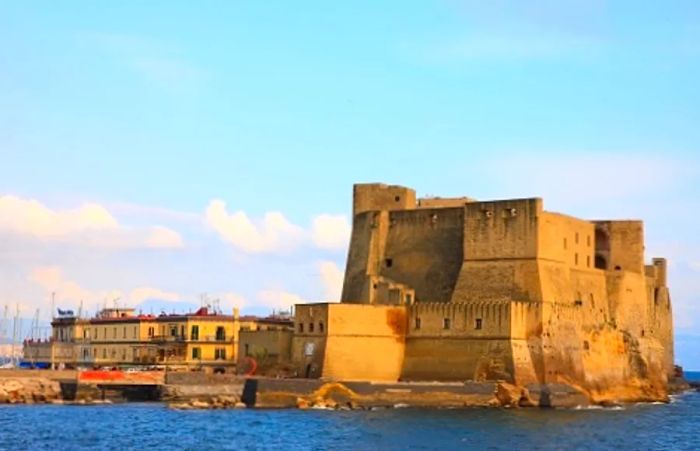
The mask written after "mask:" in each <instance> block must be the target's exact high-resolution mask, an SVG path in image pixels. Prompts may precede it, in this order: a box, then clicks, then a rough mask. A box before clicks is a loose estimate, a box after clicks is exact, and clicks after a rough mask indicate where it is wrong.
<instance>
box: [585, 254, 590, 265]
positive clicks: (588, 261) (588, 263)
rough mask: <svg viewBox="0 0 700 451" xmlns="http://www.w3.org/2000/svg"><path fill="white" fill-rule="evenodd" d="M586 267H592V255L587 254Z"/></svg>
mask: <svg viewBox="0 0 700 451" xmlns="http://www.w3.org/2000/svg"><path fill="white" fill-rule="evenodd" d="M586 267H588V268H590V267H591V256H590V255H586Z"/></svg>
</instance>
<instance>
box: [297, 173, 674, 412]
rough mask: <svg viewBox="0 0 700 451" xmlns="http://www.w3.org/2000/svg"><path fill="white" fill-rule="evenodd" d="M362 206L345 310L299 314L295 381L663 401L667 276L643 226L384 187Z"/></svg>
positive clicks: (311, 309)
mask: <svg viewBox="0 0 700 451" xmlns="http://www.w3.org/2000/svg"><path fill="white" fill-rule="evenodd" d="M353 194H354V196H353V228H352V237H351V243H350V249H349V253H348V261H347V267H346V271H345V279H344V286H343V292H342V299H341V303H328V304H302V305H297V306H296V315H295V324H294V327H295V330H294V333H293V338H292V346H291V360H292V362H293V364H294V365H296V368H297V372H298V373H299V375H300V376H302V377H310V378H317V377H320V378H323V379H328V380H340V381H349V380H375V381H489V380H505V381H508V382H510V383H513V384H517V385H520V386H526V385H531V384H556V383H559V384H567V385H569V386H571V387H574V388H576V389H578V390H581V391H583V392H584V393H586V394H587V395H588V396H589V398H591V399H592V400H605V399H617V400H634V399H638V400H643V399H647V400H652V399H663V398H665V397H666V394H667V382H668V380H669V378H670V377H672V375H673V371H674V366H673V363H674V360H673V325H672V314H671V301H670V296H669V290H668V287H667V282H666V275H667V265H666V260H665V259H663V258H654V259H653V260H652V264H650V265H647V264H645V257H644V230H643V224H642V222H641V221H629V220H624V221H617V220H595V221H590V220H583V219H578V218H575V217H572V216H567V215H563V214H559V213H554V212H548V211H546V210H544V207H543V201H542V199H539V198H532V199H510V200H498V201H476V200H474V199H470V198H466V197H464V198H449V199H447V198H427V199H417V198H416V193H415V191H413V190H412V189H409V188H405V187H401V186H387V185H384V184H358V185H355V187H354V193H353Z"/></svg>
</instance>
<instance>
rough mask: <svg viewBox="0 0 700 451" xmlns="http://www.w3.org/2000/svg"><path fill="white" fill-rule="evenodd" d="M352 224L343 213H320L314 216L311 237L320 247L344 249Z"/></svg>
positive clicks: (348, 241) (347, 242)
mask: <svg viewBox="0 0 700 451" xmlns="http://www.w3.org/2000/svg"><path fill="white" fill-rule="evenodd" d="M351 231H352V226H351V225H350V223H349V222H348V219H347V218H346V217H345V216H344V215H329V214H321V215H318V216H316V217H315V218H314V220H313V224H312V226H311V239H312V240H313V243H314V244H315V245H316V246H317V247H319V248H321V249H346V248H347V247H348V245H349V243H350V233H351Z"/></svg>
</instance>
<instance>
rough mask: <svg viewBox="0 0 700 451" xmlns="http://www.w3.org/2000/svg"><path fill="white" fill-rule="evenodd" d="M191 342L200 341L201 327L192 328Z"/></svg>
mask: <svg viewBox="0 0 700 451" xmlns="http://www.w3.org/2000/svg"><path fill="white" fill-rule="evenodd" d="M190 340H199V326H192V329H191V332H190Z"/></svg>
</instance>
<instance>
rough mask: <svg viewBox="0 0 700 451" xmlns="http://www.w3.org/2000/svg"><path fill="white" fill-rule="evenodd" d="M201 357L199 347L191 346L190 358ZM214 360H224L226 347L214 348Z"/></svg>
mask: <svg viewBox="0 0 700 451" xmlns="http://www.w3.org/2000/svg"><path fill="white" fill-rule="evenodd" d="M201 358H202V349H201V348H192V360H199V359H201ZM214 360H226V348H216V349H214Z"/></svg>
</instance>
